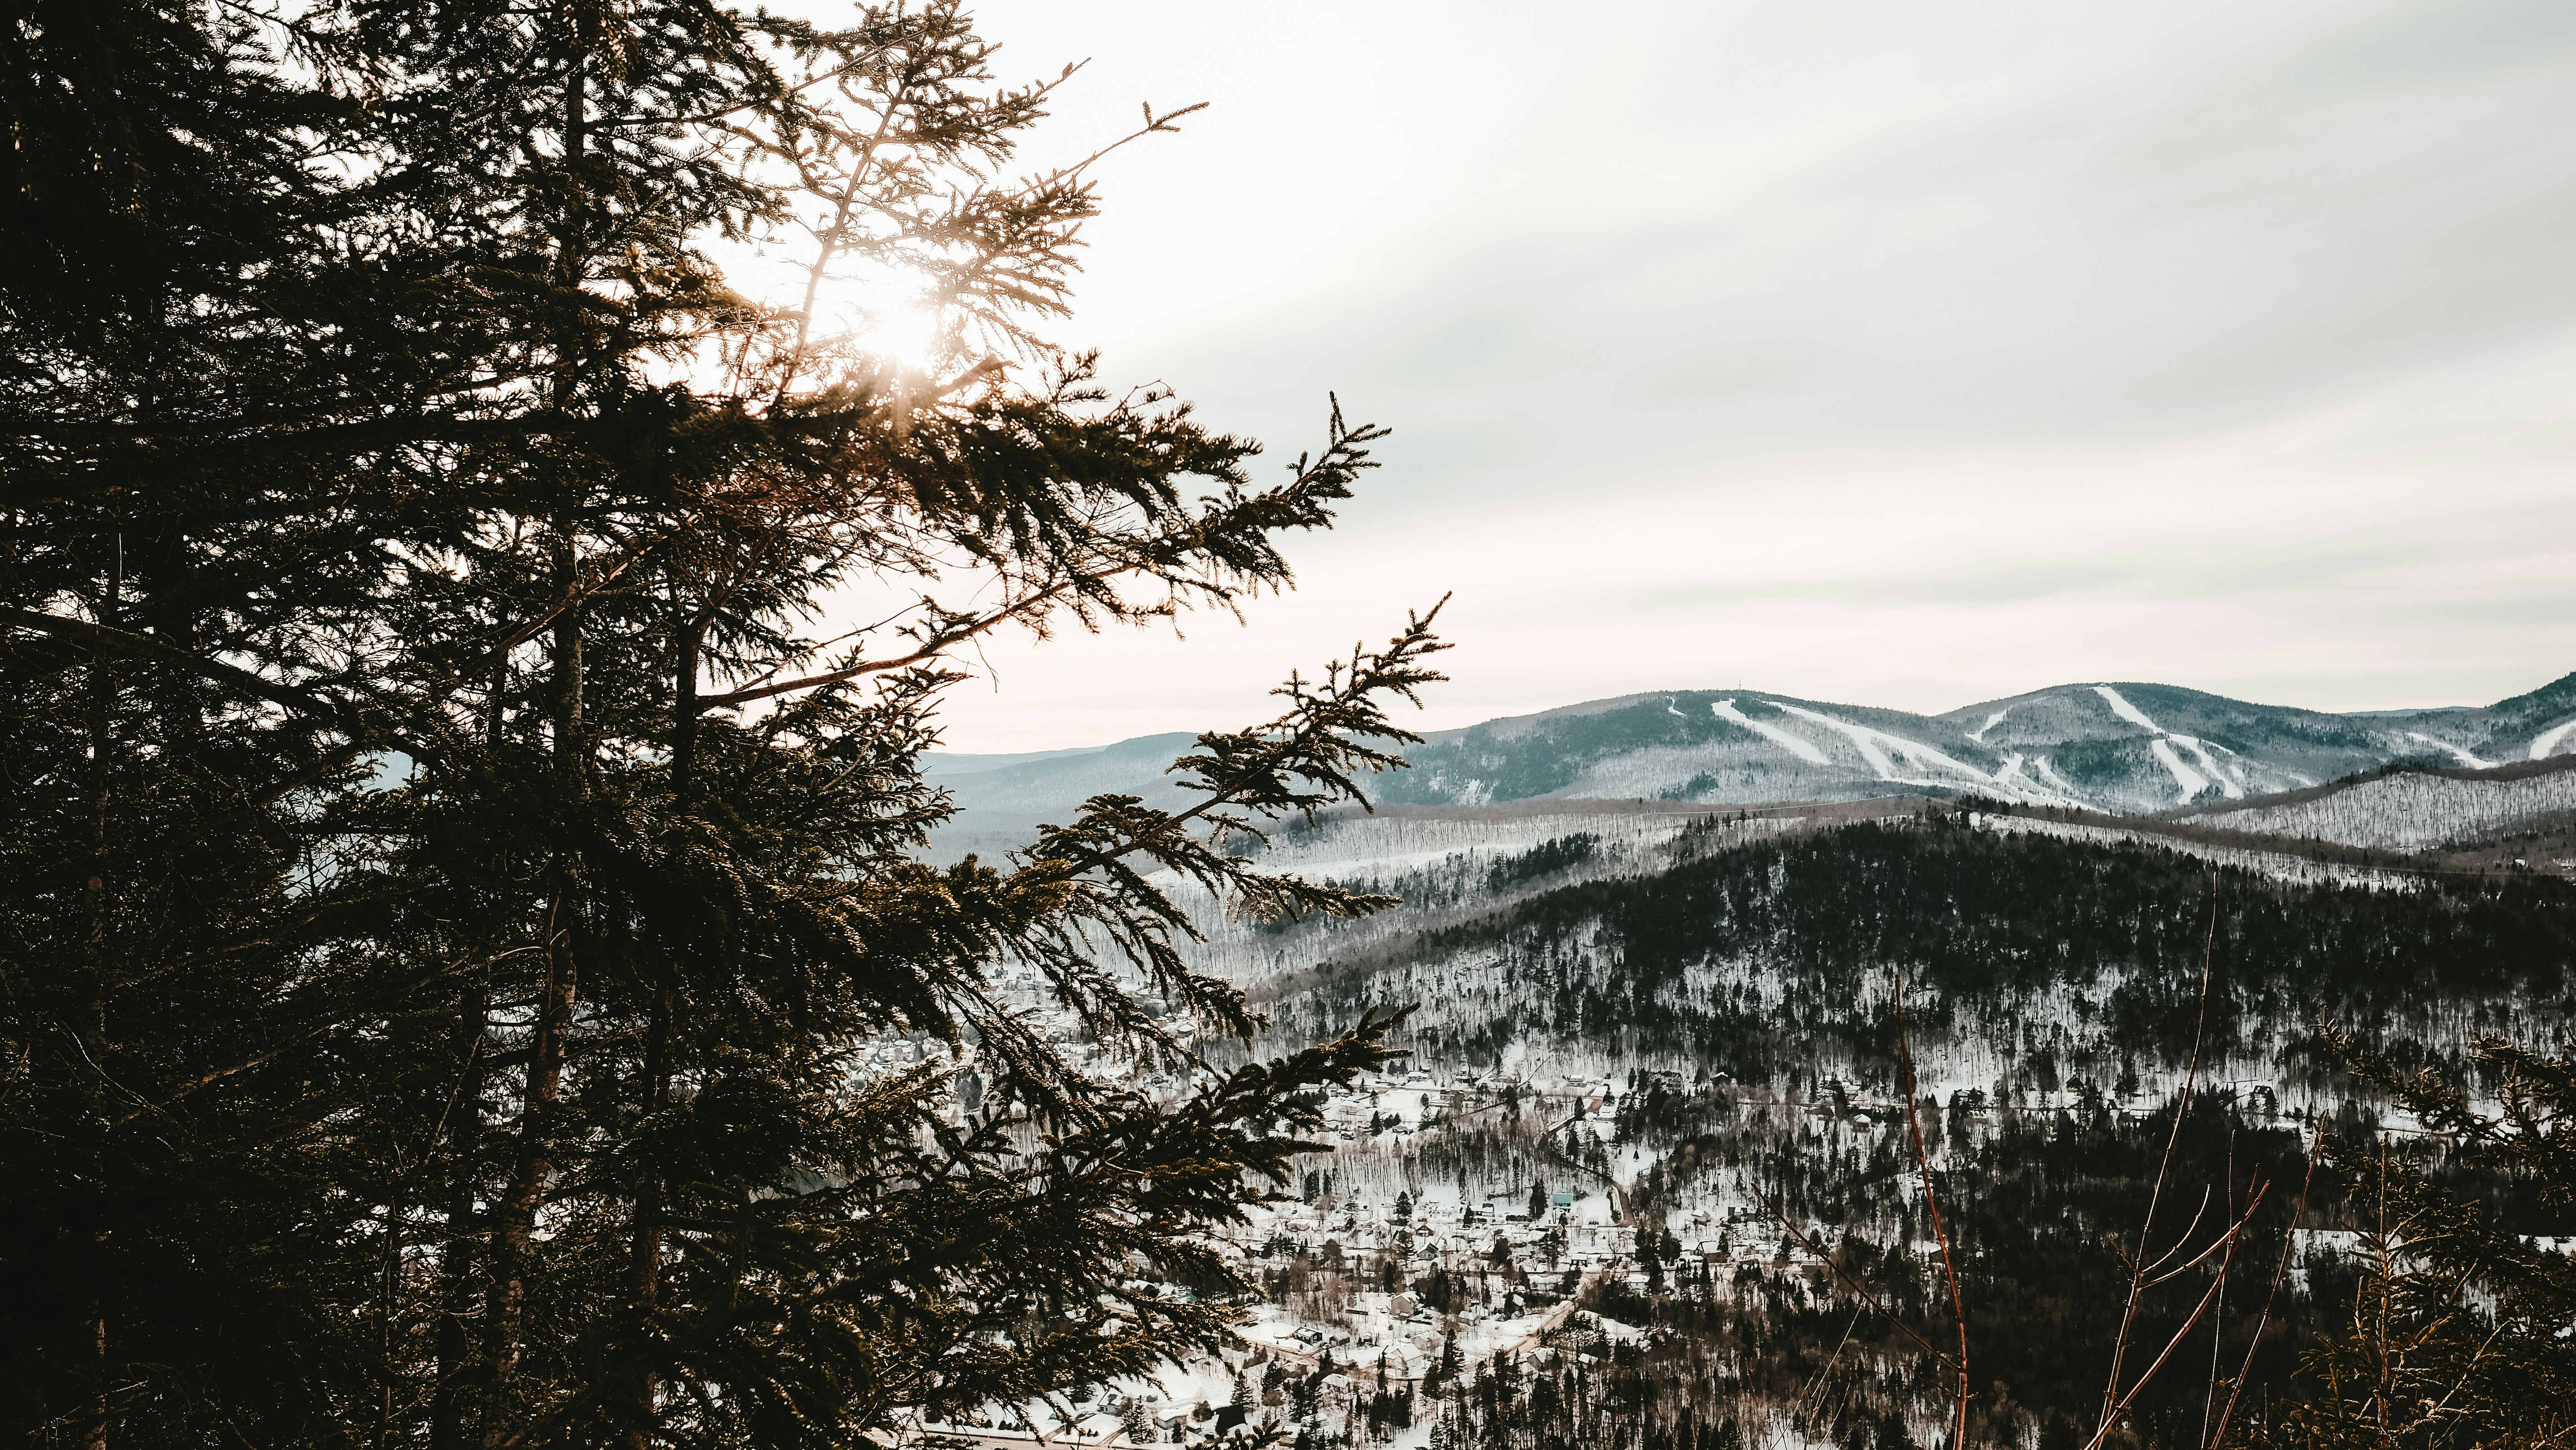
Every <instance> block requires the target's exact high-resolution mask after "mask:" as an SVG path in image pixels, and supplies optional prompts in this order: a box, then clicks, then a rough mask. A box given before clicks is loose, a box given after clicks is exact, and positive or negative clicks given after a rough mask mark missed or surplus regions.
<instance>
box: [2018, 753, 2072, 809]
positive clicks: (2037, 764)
mask: <svg viewBox="0 0 2576 1450" xmlns="http://www.w3.org/2000/svg"><path fill="white" fill-rule="evenodd" d="M2030 763H2031V768H2032V769H2034V770H2037V771H2038V772H2039V778H2040V779H2041V780H2044V781H2047V782H2048V783H2049V784H2050V785H2052V786H2054V787H2056V788H2057V789H2058V790H2059V791H2061V792H2063V793H2064V794H2065V796H2066V798H2067V799H2069V800H2074V801H2080V800H2082V799H2084V793H2083V792H2082V791H2079V790H2077V789H2076V788H2075V782H2073V781H2071V780H2068V779H2067V778H2066V777H2065V776H2062V775H2059V774H2058V773H2057V767H2056V766H2053V765H2051V764H2049V763H2048V757H2047V756H2045V755H2034V756H2032V757H2031V761H2030Z"/></svg>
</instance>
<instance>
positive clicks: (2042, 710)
mask: <svg viewBox="0 0 2576 1450" xmlns="http://www.w3.org/2000/svg"><path fill="white" fill-rule="evenodd" d="M1190 739H1191V737H1190V736H1188V735H1186V734H1173V735H1153V736H1143V737H1139V738H1137V739H1133V740H1124V741H1120V742H1118V743H1117V744H1115V745H1110V746H1105V747H1101V748H1099V749H1092V750H1069V751H1053V752H1043V753H1041V754H1038V755H1026V756H938V755H934V756H932V757H930V758H929V760H928V762H927V763H928V765H929V768H930V772H931V776H932V778H933V779H934V780H936V781H938V782H940V783H941V784H944V785H946V786H948V787H949V788H950V789H951V790H952V791H953V792H954V793H955V796H956V799H957V803H958V805H959V807H960V815H959V818H958V819H957V821H955V822H954V823H953V824H952V825H951V826H950V827H949V828H948V829H947V830H945V831H943V832H942V835H941V841H940V843H939V844H940V846H941V848H942V850H943V853H944V854H949V855H961V854H964V853H966V852H969V851H982V852H991V851H995V850H999V849H1003V848H1006V847H1008V846H1010V845H1015V844H1018V843H1019V842H1021V841H1024V840H1025V839H1026V838H1027V833H1028V829H1029V828H1030V827H1031V826H1033V825H1035V824H1036V823H1037V822H1039V821H1041V820H1058V821H1060V820H1063V819H1066V818H1067V817H1069V816H1070V815H1071V814H1072V813H1073V811H1074V810H1075V809H1077V808H1078V807H1079V806H1080V804H1081V802H1082V801H1083V800H1084V799H1085V798H1087V797H1089V796H1091V795H1094V794H1098V793H1101V792H1108V791H1116V792H1123V793H1127V794H1133V795H1140V796H1144V797H1146V798H1147V799H1149V800H1152V801H1154V802H1156V803H1157V804H1165V803H1173V802H1178V801H1180V800H1182V799H1183V798H1184V797H1183V793H1182V792H1180V791H1178V790H1177V789H1175V788H1174V787H1173V786H1172V785H1171V783H1170V781H1169V779H1168V778H1167V777H1165V776H1164V775H1163V773H1162V772H1163V770H1164V768H1165V767H1166V766H1168V765H1169V764H1170V763H1171V760H1172V758H1173V757H1174V756H1176V755H1179V754H1180V753H1182V751H1183V750H1184V749H1185V748H1186V747H1187V746H1188V744H1189V742H1190ZM2567 753H2576V674H2570V675H2567V676H2565V677H2563V678H2561V679H2558V680H2556V681H2554V682H2553V683H2551V684H2549V685H2546V686H2544V687H2542V688H2540V689H2538V690H2534V691H2532V692H2531V693H2529V694H2525V695H2517V696H2514V697H2513V698H2511V699H2507V700H2500V701H2498V702H2496V703H2495V704H2493V705H2488V706H2485V707H2483V708H2445V709H2427V710H2419V711H2371V712H2368V713H2361V714H2329V713H2325V712H2322V711H2316V710H2301V709H2296V708H2293V707H2289V706H2282V705H2258V704H2253V703H2250V702H2247V701H2243V700H2233V699H2229V698H2227V697H2226V696H2223V695H2212V694H2208V693H2206V692H2203V691H2199V690H2191V689H2185V688H2182V687H2180V686H2175V685H2161V684H2152V683H2142V682H2129V681H2123V682H2117V683H2099V684H2070V685H2052V686H2050V687H2048V688H2047V689H2043V690H2034V691H2031V692H2030V693H2028V694H2022V695H2014V696H2011V697H2009V698H2006V699H2000V700H1988V701H1984V702H1981V703H1978V704H1974V705H1968V706H1963V707H1961V708H1959V709H1956V710H1952V711H1949V712H1947V713H1945V714H1941V715H1917V714H1913V713H1911V712H1908V711H1902V710H1886V709H1879V708H1876V707H1872V706H1867V705H1851V704H1839V703H1832V702H1826V701H1818V700H1806V699H1800V698H1798V697H1795V696H1791V695H1783V694H1776V693H1771V692H1767V691H1760V690H1740V689H1739V690H1728V691H1718V690H1673V691H1662V692H1653V693H1647V694H1637V695H1625V696H1621V697H1619V698H1617V699H1610V700H1594V701H1588V702H1586V703H1583V704H1579V705H1568V706H1564V707H1562V708H1559V709H1555V710H1549V711H1545V712H1543V713H1540V714H1536V715H1522V716H1515V717H1511V718H1507V719H1500V720H1489V721H1486V722H1485V723H1483V724H1481V725H1473V726H1469V727H1467V728H1466V729H1463V730H1447V731H1440V732H1437V733H1435V734H1432V735H1431V736H1429V738H1428V739H1427V740H1426V742H1425V743H1424V744H1423V745H1422V746H1420V747H1417V748H1415V749H1414V750H1412V751H1410V752H1408V754H1409V755H1410V757H1411V759H1412V761H1413V765H1414V768H1413V769H1412V770H1410V771H1405V772H1400V773H1397V774H1395V775H1391V776H1387V777H1385V778H1383V779H1381V780H1380V781H1379V782H1378V790H1377V795H1378V796H1379V797H1380V798H1381V799H1383V800H1386V801H1391V802H1402V803H1412V804H1421V805H1452V806H1477V805H1491V804H1499V803H1503V802H1509V801H1533V800H1637V799H1646V800H1663V801H1676V802H1693V803H1698V804H1703V805H1753V804H1771V803H1779V802H1787V801H1847V800H1861V799H1867V798H1874V797H1883V796H1888V795H1904V794H1920V795H1926V796H1936V797H1947V796H1962V795H1980V796H1989V797H1995V798H1999V799H2003V800H2009V801H2014V802H2018V803H2022V804H2028V805H2056V806H2077V807H2083V808H2087V809H2091V810H2097V811H2110V812H2118V813H2123V814H2145V813H2151V812H2161V811H2168V810H2173V809H2176V808H2179V807H2189V806H2201V807H2220V808H2223V807H2226V806H2228V805H2231V804H2233V803H2236V802H2249V803H2250V802H2252V801H2253V800H2254V799H2255V798H2257V797H2264V796H2270V795H2276V794H2281V793H2285V792H2292V791H2299V790H2304V789H2310V788H2314V787H2318V786H2322V785H2324V784H2326V783H2328V782H2332V781H2335V780H2338V779H2341V778H2344V777H2347V776H2351V775H2354V774H2357V773H2360V772H2365V771H2369V770H2373V769H2375V768H2377V767H2380V766H2385V765H2388V764H2391V763H2394V762H2400V761H2418V762H2422V763H2424V764H2427V765H2440V766H2447V767H2455V768H2456V767H2466V768H2472V769H2475V768H2481V767H2487V766H2492V765H2499V764H2504V763H2507V762H2512V761H2525V760H2540V759H2546V758H2549V757H2551V756H2555V755H2559V754H2567Z"/></svg>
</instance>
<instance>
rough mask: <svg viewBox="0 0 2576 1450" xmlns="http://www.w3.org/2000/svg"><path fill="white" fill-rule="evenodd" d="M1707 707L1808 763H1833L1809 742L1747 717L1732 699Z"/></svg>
mask: <svg viewBox="0 0 2576 1450" xmlns="http://www.w3.org/2000/svg"><path fill="white" fill-rule="evenodd" d="M1708 708H1709V713H1710V714H1713V715H1715V716H1716V717H1717V718H1719V719H1720V720H1724V721H1726V722H1727V723H1729V724H1732V725H1741V726H1743V727H1744V728H1745V729H1747V730H1750V731H1752V732H1753V733H1754V734H1756V735H1759V736H1761V737H1762V738H1763V739H1765V740H1768V741H1770V742H1771V743H1772V744H1774V745H1777V746H1779V747H1780V748H1781V749H1783V750H1785V751H1788V752H1789V753H1790V754H1791V755H1794V756H1796V757H1798V758H1799V759H1800V760H1803V761H1805V762H1807V763H1808V764H1809V765H1831V764H1833V762H1832V761H1830V760H1827V759H1825V753H1824V752H1823V751H1821V750H1818V749H1817V748H1816V747H1815V746H1814V744H1812V743H1811V742H1809V741H1807V740H1804V739H1801V738H1800V737H1798V736H1795V735H1792V734H1790V733H1789V732H1788V731H1786V730H1783V729H1781V728H1780V727H1779V726H1777V725H1765V724H1763V723H1762V722H1761V721H1759V720H1755V719H1752V718H1750V717H1748V716H1747V715H1746V714H1745V713H1744V712H1743V711H1741V710H1738V709H1737V708H1735V702H1734V701H1733V700H1720V701H1718V702H1717V703H1716V704H1713V705H1711V706H1709V707H1708Z"/></svg>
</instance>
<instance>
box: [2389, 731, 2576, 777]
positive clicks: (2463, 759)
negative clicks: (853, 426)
mask: <svg viewBox="0 0 2576 1450" xmlns="http://www.w3.org/2000/svg"><path fill="white" fill-rule="evenodd" d="M2568 723H2569V724H2576V721H2570V722H2568ZM2559 728H2560V729H2562V730H2563V729H2565V728H2566V726H2564V725H2562V726H2560V727H2559ZM2406 738H2407V739H2409V740H2421V741H2423V742H2424V743H2425V744H2427V745H2430V746H2432V747H2433V748H2434V749H2436V750H2447V751H2449V752H2451V753H2452V754H2453V755H2456V756H2458V757H2459V758H2460V764H2462V765H2465V766H2467V767H2468V768H2469V769H2471V770H2484V769H2486V768H2487V767H2488V766H2490V765H2493V764H2495V762H2494V761H2492V760H2480V759H2478V758H2477V756H2475V755H2474V754H2471V753H2470V752H2468V751H2466V750H2462V749H2461V748H2460V747H2458V746H2456V745H2453V744H2452V743H2451V742H2449V741H2448V740H2436V739H2434V738H2433V737H2432V736H2430V735H2427V734H2425V733H2424V732H2423V731H2421V730H2409V731H2407V732H2406Z"/></svg>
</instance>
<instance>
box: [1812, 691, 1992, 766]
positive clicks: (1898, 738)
mask: <svg viewBox="0 0 2576 1450" xmlns="http://www.w3.org/2000/svg"><path fill="white" fill-rule="evenodd" d="M1763 703H1764V704H1766V705H1769V706H1770V707H1772V708H1773V709H1775V710H1785V711H1787V712H1788V713H1789V714H1792V715H1795V716H1798V717H1799V718H1800V719H1803V720H1813V721H1815V722H1816V723H1817V724H1819V725H1822V726H1825V727H1826V728H1827V729H1831V730H1839V731H1841V732H1842V733H1843V734H1844V735H1845V736H1846V737H1848V738H1849V739H1850V741H1851V743H1852V744H1853V745H1854V746H1855V747H1857V748H1858V749H1859V751H1860V753H1861V758H1862V759H1864V760H1866V761H1868V762H1869V768H1870V769H1872V770H1874V771H1876V772H1878V778H1879V779H1881V780H1892V781H1895V782H1896V783H1898V784H1900V785H1944V784H1947V783H1948V782H1945V781H1937V780H1915V779H1912V778H1910V777H1907V776H1902V775H1898V774H1897V773H1896V761H1895V760H1894V759H1893V758H1892V756H1903V757H1904V758H1905V761H1906V763H1907V764H1909V765H1912V766H1915V767H1917V768H1918V769H1919V768H1921V767H1923V766H1926V765H1931V766H1937V767H1940V768H1942V769H1945V770H1955V771H1957V772H1958V773H1959V774H1961V775H1964V776H1967V777H1968V778H1969V779H1971V780H1976V781H1984V780H1986V779H1987V776H1986V773H1985V772H1984V771H1982V770H1979V769H1977V768H1976V767H1975V766H1973V765H1970V764H1968V763H1967V762H1965V761H1962V760H1956V759H1953V758H1951V757H1950V756H1948V755H1945V754H1943V753H1942V752H1941V751H1938V750H1935V749H1933V748H1932V747H1931V746H1929V745H1926V744H1924V743H1923V742H1921V741H1919V740H1908V739H1906V738H1905V737H1904V736H1902V735H1890V734H1888V733H1887V732H1886V731H1884V730H1873V729H1871V728H1870V727H1869V726H1867V725H1855V724H1853V723H1852V722H1850V721H1849V720H1837V719H1835V718H1834V717H1833V716H1831V715H1828V714H1826V713H1824V712H1823V711H1821V710H1808V709H1802V708H1800V707H1799V706H1796V705H1784V704H1781V703H1780V702H1779V701H1777V700H1765V701H1763Z"/></svg>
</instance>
